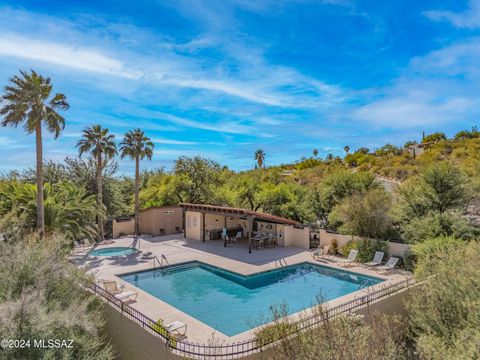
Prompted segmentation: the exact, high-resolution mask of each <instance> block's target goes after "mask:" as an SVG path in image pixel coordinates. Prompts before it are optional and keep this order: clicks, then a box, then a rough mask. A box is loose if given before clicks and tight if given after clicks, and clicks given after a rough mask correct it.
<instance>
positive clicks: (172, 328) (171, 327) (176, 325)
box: [165, 320, 187, 336]
mask: <svg viewBox="0 0 480 360" xmlns="http://www.w3.org/2000/svg"><path fill="white" fill-rule="evenodd" d="M165 328H166V329H167V330H168V331H169V332H171V333H174V334H178V335H180V336H185V334H186V333H187V324H185V323H183V322H181V321H178V320H177V321H174V322H172V323H170V324H167V325H165ZM181 329H183V332H182V331H180V330H181Z"/></svg>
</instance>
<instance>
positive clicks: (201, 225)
mask: <svg viewBox="0 0 480 360" xmlns="http://www.w3.org/2000/svg"><path fill="white" fill-rule="evenodd" d="M180 207H181V208H182V210H183V221H184V229H185V231H184V237H186V238H189V239H192V240H199V241H202V242H206V241H222V242H223V246H224V247H227V246H228V245H233V244H238V243H243V242H246V243H247V245H248V252H249V253H251V252H252V249H258V248H273V247H278V246H300V247H305V246H307V248H308V245H307V244H306V242H307V241H309V240H308V239H309V229H308V228H307V229H304V228H301V226H300V224H299V223H298V222H297V221H295V220H290V219H286V218H283V217H280V216H274V215H270V214H264V213H260V212H256V211H252V210H247V209H241V208H233V207H227V206H216V205H205V204H190V203H180ZM306 240H307V241H306ZM303 243H305V244H304V245H302V244H303Z"/></svg>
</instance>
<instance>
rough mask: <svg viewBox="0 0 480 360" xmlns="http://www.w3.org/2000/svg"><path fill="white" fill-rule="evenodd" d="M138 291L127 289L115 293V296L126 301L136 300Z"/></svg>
mask: <svg viewBox="0 0 480 360" xmlns="http://www.w3.org/2000/svg"><path fill="white" fill-rule="evenodd" d="M137 296H138V293H137V292H135V291H125V292H121V293H120V294H117V295H115V297H116V298H117V299H118V300H120V301H121V302H124V301H135V300H137Z"/></svg>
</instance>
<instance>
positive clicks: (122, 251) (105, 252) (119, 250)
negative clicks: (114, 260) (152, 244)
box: [88, 247, 137, 257]
mask: <svg viewBox="0 0 480 360" xmlns="http://www.w3.org/2000/svg"><path fill="white" fill-rule="evenodd" d="M136 251H137V249H134V248H130V247H109V248H103V249H95V250H92V251H90V253H89V254H88V255H89V256H105V257H106V256H121V255H129V254H133V253H135V252H136Z"/></svg>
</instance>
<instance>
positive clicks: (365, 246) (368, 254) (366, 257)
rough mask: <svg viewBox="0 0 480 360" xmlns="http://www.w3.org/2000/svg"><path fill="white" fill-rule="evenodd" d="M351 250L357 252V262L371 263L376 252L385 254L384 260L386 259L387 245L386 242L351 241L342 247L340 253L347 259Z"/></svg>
mask: <svg viewBox="0 0 480 360" xmlns="http://www.w3.org/2000/svg"><path fill="white" fill-rule="evenodd" d="M352 249H356V250H358V255H357V261H358V262H361V263H365V262H368V261H372V259H373V256H374V255H375V252H376V251H383V252H384V253H385V256H384V259H385V258H387V257H388V243H387V242H386V241H379V240H370V239H361V240H352V241H350V242H349V243H347V244H346V245H345V246H344V247H342V249H341V253H342V255H343V256H344V257H347V256H348V254H349V253H350V250H352Z"/></svg>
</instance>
